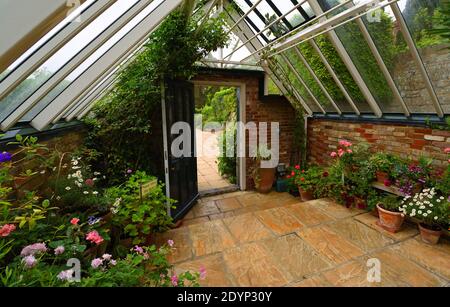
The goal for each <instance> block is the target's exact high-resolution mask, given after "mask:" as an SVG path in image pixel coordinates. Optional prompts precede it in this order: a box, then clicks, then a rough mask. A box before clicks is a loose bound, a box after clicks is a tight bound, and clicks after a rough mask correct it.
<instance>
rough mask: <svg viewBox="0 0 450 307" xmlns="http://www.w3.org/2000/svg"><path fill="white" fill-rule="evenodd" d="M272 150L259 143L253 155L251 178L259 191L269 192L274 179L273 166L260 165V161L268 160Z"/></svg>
mask: <svg viewBox="0 0 450 307" xmlns="http://www.w3.org/2000/svg"><path fill="white" fill-rule="evenodd" d="M271 156H272V152H271V151H270V150H269V149H268V148H267V146H266V145H260V146H259V147H258V149H257V154H256V157H255V168H254V169H253V172H252V173H253V180H254V182H255V187H256V190H257V191H258V192H259V193H269V192H270V190H271V189H272V186H273V182H274V181H275V167H269V168H267V167H262V166H261V162H262V161H270V159H271Z"/></svg>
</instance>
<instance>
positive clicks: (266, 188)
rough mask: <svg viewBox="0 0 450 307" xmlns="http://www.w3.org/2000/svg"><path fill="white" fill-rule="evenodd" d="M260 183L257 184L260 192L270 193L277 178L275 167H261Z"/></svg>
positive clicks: (259, 171)
mask: <svg viewBox="0 0 450 307" xmlns="http://www.w3.org/2000/svg"><path fill="white" fill-rule="evenodd" d="M258 174H259V183H257V184H256V186H257V190H258V192H259V193H269V192H270V190H272V186H273V182H274V180H275V168H259V169H258Z"/></svg>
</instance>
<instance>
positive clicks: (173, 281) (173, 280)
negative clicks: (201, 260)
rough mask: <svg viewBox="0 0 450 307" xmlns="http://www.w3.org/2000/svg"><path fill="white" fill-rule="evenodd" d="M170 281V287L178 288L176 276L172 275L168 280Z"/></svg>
mask: <svg viewBox="0 0 450 307" xmlns="http://www.w3.org/2000/svg"><path fill="white" fill-rule="evenodd" d="M170 281H171V282H172V285H173V286H174V287H176V286H178V276H177V275H175V274H174V275H172V277H171V278H170Z"/></svg>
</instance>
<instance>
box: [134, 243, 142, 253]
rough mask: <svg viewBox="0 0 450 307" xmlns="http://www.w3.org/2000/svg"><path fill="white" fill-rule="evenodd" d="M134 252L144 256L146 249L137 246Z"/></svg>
mask: <svg viewBox="0 0 450 307" xmlns="http://www.w3.org/2000/svg"><path fill="white" fill-rule="evenodd" d="M134 251H135V252H136V253H138V254H143V253H144V249H143V248H142V247H140V246H137V245H136V246H135V247H134Z"/></svg>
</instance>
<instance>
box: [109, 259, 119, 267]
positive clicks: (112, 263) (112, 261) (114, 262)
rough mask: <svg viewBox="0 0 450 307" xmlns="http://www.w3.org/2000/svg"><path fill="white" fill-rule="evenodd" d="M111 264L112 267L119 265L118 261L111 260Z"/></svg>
mask: <svg viewBox="0 0 450 307" xmlns="http://www.w3.org/2000/svg"><path fill="white" fill-rule="evenodd" d="M109 264H110V265H112V266H115V265H116V264H117V261H116V260H111V261H110V262H109Z"/></svg>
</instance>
